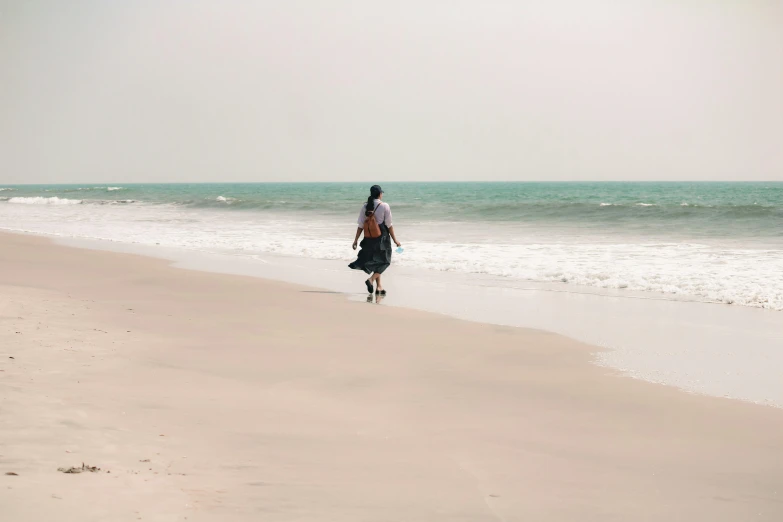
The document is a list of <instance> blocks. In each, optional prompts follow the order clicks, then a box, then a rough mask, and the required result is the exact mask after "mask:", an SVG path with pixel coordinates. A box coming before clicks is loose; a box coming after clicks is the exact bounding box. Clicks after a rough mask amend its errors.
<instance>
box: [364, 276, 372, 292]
mask: <svg viewBox="0 0 783 522" xmlns="http://www.w3.org/2000/svg"><path fill="white" fill-rule="evenodd" d="M364 284H365V285H367V291H368V292H370V293H373V291H374V288H373V287H372V282H371V281H370V280H369V279H368V280H367V281H365V282H364Z"/></svg>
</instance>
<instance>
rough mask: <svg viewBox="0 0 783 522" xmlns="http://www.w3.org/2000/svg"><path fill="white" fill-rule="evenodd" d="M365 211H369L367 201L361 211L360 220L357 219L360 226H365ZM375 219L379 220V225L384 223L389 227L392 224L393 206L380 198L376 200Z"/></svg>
mask: <svg viewBox="0 0 783 522" xmlns="http://www.w3.org/2000/svg"><path fill="white" fill-rule="evenodd" d="M379 204H380V206H379ZM365 212H367V203H365V204H364V205H362V210H361V211H360V212H359V220H358V221H357V223H358V224H359V228H362V227H364V220H365V219H367V217H366V216H365V215H364V213H365ZM375 221H377V222H378V224H379V225H380V224H381V223H383V224H385V225H386V226H387V227H390V226H392V215H391V207H390V206H389V204H388V203H383V202H381V200H380V199H376V200H375Z"/></svg>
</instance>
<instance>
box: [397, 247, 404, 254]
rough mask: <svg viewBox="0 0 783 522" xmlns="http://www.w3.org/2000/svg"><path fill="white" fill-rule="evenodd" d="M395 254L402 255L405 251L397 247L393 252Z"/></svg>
mask: <svg viewBox="0 0 783 522" xmlns="http://www.w3.org/2000/svg"><path fill="white" fill-rule="evenodd" d="M395 252H397V253H398V254H402V253H403V252H405V249H404V248H402V247H397V250H395Z"/></svg>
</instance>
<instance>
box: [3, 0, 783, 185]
mask: <svg viewBox="0 0 783 522" xmlns="http://www.w3.org/2000/svg"><path fill="white" fill-rule="evenodd" d="M485 179H486V180H490V179H492V180H641V179H644V180H651V179H660V180H730V179H731V180H751V179H753V180H783V2H781V1H779V0H769V1H767V0H690V1H687V2H680V1H675V0H657V1H653V0H637V1H633V0H626V1H622V2H621V1H614V0H612V1H610V0H592V1H588V0H574V1H571V2H567V1H562V0H548V1H537V2H534V1H525V0H516V1H500V0H494V1H493V0H485V1H479V0H471V1H468V0H418V1H407V0H395V1H383V2H382V1H376V0H357V1H345V0H328V1H327V0H311V1H306V0H286V1H261V0H259V1H250V0H247V1H243V0H213V1H204V0H201V1H199V0H182V1H174V0H151V1H141V0H140V1H130V0H128V1H122V2H119V1H116V2H115V1H108V0H105V1H101V0H94V1H80V0H70V1H60V0H51V1H48V2H45V1H40V0H16V1H13V0H0V182H2V183H23V182H31V183H33V182H40V183H56V182H60V183H65V182H86V181H89V182H126V183H128V182H153V181H160V182H169V181H306V180H318V181H342V180H357V181H359V180H361V181H370V180H373V181H374V180H379V181H385V180H444V181H446V180H485Z"/></svg>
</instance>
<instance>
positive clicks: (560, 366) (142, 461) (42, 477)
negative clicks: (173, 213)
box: [0, 235, 783, 522]
mask: <svg viewBox="0 0 783 522" xmlns="http://www.w3.org/2000/svg"><path fill="white" fill-rule="evenodd" d="M593 351H594V350H593V349H591V348H590V347H588V346H585V345H581V344H578V343H576V342H574V341H571V340H568V339H566V338H562V337H559V336H556V335H552V334H548V333H544V332H538V331H529V330H521V329H513V328H504V327H496V326H489V325H482V324H474V323H468V322H461V321H458V320H454V319H450V318H447V317H442V316H438V315H432V314H426V313H422V312H414V311H409V310H404V309H397V308H392V307H386V306H377V305H375V304H372V305H369V304H367V303H361V302H354V301H350V300H348V299H346V297H345V296H344V295H340V294H331V293H322V292H318V291H314V290H311V289H308V288H302V287H297V286H293V285H288V284H282V283H277V282H271V281H264V280H258V279H251V278H245V277H237V276H227V275H217V274H209V273H202V272H195V271H187V270H181V269H175V268H171V267H169V266H168V264H167V263H166V262H164V261H161V260H154V259H147V258H143V257H136V256H131V255H124V254H116V253H109V252H95V251H87V250H79V249H72V248H67V247H62V246H56V245H53V244H50V243H49V242H48V241H47V240H45V239H41V238H33V237H24V236H13V235H0V399H1V400H2V402H0V520H2V521H55V520H56V521H64V522H67V521H71V520H73V521H80V522H85V521H98V520H101V521H103V520H106V521H115V520H117V521H124V520H147V521H175V520H177V521H179V520H189V521H201V520H209V521H226V522H230V521H261V520H270V521H294V520H296V521H341V522H351V521H381V520H383V521H394V522H398V521H423V522H425V521H426V522H432V521H438V520H449V521H451V520H453V521H470V522H478V521H549V520H551V521H565V520H568V521H593V520H596V521H598V520H600V521H605V520H607V521H680V520H682V521H710V522H714V521H724V520H725V521H743V522H744V521H751V520H763V521H774V522H780V521H781V520H783V411H781V410H777V409H773V408H769V407H764V406H756V405H751V404H746V403H741V402H737V401H731V400H727V399H717V398H709V397H702V396H696V395H690V394H687V393H684V392H681V391H678V390H675V389H672V388H667V387H664V386H659V385H655V384H649V383H645V382H641V381H635V380H632V379H629V378H626V377H623V376H620V375H618V374H615V373H613V372H611V371H609V370H607V369H605V368H599V367H596V366H593V365H591V364H590V362H589V361H590V358H591V352H593ZM82 463H85V464H87V465H91V466H98V467H99V468H101V471H100V472H96V473H90V472H85V473H81V474H64V473H61V472H58V468H60V467H66V468H67V467H70V466H81V464H82ZM9 472H13V473H17V474H18V475H17V476H12V475H6V473H9Z"/></svg>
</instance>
